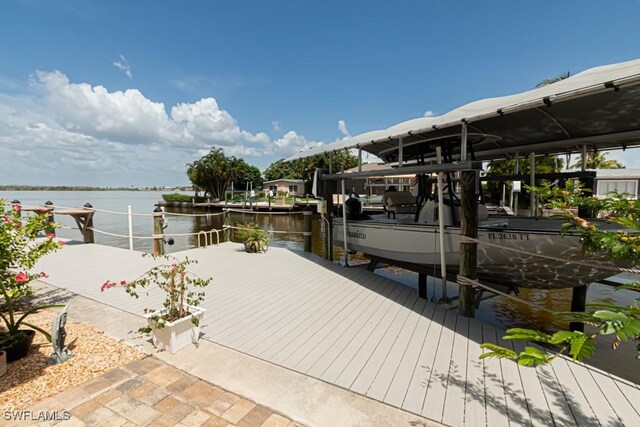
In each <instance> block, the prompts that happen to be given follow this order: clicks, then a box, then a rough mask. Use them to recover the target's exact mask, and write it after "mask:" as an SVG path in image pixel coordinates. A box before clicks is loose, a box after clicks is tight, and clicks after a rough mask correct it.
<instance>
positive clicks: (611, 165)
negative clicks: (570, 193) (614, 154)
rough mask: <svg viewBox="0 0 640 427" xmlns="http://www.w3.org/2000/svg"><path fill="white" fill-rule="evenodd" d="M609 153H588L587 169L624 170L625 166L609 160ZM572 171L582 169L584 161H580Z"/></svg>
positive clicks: (573, 166)
mask: <svg viewBox="0 0 640 427" xmlns="http://www.w3.org/2000/svg"><path fill="white" fill-rule="evenodd" d="M607 154H609V153H607V152H602V153H599V152H597V151H590V152H588V153H587V167H586V169H624V165H623V164H622V163H620V162H619V161H617V160H613V159H611V160H607V158H606V157H607ZM571 168H572V169H582V159H580V160H578V161H577V162H576V163H575V164H574V165H572V166H571Z"/></svg>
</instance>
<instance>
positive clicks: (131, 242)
mask: <svg viewBox="0 0 640 427" xmlns="http://www.w3.org/2000/svg"><path fill="white" fill-rule="evenodd" d="M127 214H128V216H129V250H130V251H132V250H133V215H132V212H131V205H129V206H127Z"/></svg>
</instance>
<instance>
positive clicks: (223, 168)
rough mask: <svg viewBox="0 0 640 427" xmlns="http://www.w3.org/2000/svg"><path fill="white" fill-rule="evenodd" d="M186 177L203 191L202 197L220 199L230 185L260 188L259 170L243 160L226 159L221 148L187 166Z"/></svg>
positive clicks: (214, 149) (212, 150)
mask: <svg viewBox="0 0 640 427" xmlns="http://www.w3.org/2000/svg"><path fill="white" fill-rule="evenodd" d="M187 176H188V177H189V180H190V181H191V183H192V184H193V185H194V186H195V187H196V188H199V189H202V190H204V193H205V194H204V196H205V197H206V196H207V195H210V196H211V197H213V198H217V199H222V198H223V197H224V194H225V192H226V191H227V189H228V188H229V187H231V185H235V186H236V187H239V188H245V187H246V186H247V184H248V183H250V184H251V185H252V186H255V187H261V186H262V175H261V173H260V169H258V168H257V167H255V166H252V165H249V164H248V163H247V162H245V161H244V160H243V159H238V158H236V157H234V156H231V157H227V156H225V154H224V151H223V150H222V149H221V148H212V149H211V151H209V153H207V154H206V155H204V156H203V157H202V158H200V159H199V160H196V161H194V162H193V163H189V164H187Z"/></svg>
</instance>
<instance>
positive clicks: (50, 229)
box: [44, 200, 56, 235]
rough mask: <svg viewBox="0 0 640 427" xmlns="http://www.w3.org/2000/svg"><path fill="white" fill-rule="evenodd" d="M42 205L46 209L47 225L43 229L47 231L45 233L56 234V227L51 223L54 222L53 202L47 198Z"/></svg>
mask: <svg viewBox="0 0 640 427" xmlns="http://www.w3.org/2000/svg"><path fill="white" fill-rule="evenodd" d="M44 206H45V208H46V210H47V212H46V213H47V225H46V227H45V231H46V232H47V234H53V235H55V234H56V228H55V227H54V226H53V223H54V222H55V218H54V215H53V202H52V201H51V200H47V201H46V202H45V203H44Z"/></svg>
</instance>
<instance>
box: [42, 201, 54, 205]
mask: <svg viewBox="0 0 640 427" xmlns="http://www.w3.org/2000/svg"><path fill="white" fill-rule="evenodd" d="M44 204H45V206H51V205H53V202H52V201H51V200H47V201H46V202H44Z"/></svg>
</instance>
